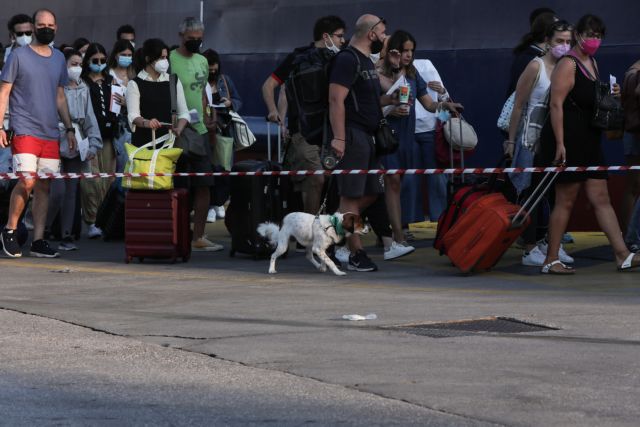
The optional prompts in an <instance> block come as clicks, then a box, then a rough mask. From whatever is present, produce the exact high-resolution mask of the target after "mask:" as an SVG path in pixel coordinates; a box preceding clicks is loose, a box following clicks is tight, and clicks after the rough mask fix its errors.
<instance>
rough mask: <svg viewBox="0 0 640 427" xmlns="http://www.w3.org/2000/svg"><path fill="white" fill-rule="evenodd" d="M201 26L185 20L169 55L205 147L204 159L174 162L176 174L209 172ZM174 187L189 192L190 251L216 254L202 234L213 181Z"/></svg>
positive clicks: (206, 68) (202, 179)
mask: <svg viewBox="0 0 640 427" xmlns="http://www.w3.org/2000/svg"><path fill="white" fill-rule="evenodd" d="M203 35H204V25H203V24H202V22H200V21H199V20H197V19H195V18H186V19H185V20H184V21H183V22H182V24H180V32H179V36H180V39H181V40H180V47H178V49H176V50H173V51H171V54H170V56H169V61H170V63H171V72H172V73H173V74H176V75H177V76H178V78H179V79H180V82H181V83H182V87H183V88H184V95H185V98H186V100H187V107H188V108H189V110H190V111H191V112H194V110H195V112H197V122H195V121H194V119H195V116H194V118H193V119H192V126H193V128H194V129H195V130H196V131H197V132H198V133H199V134H200V135H201V136H202V143H203V144H204V146H205V147H207V152H209V154H207V155H206V156H197V155H194V154H193V153H183V155H182V156H181V157H180V160H178V164H177V167H176V171H177V172H212V171H213V168H212V166H211V161H210V158H211V156H210V154H211V153H210V150H211V148H210V146H209V135H208V131H207V127H206V126H205V116H204V106H205V102H206V101H205V100H206V95H205V87H206V85H207V77H208V76H209V63H208V62H207V59H206V58H205V57H204V56H202V55H200V54H199V53H198V51H199V50H200V46H201V45H202V37H203ZM175 184H176V187H182V188H188V189H189V190H190V191H193V193H194V194H193V196H194V197H193V200H194V206H193V210H194V215H193V242H192V248H193V250H194V251H210V252H211V251H220V250H222V249H224V248H223V247H222V245H220V244H218V243H214V242H211V241H210V240H209V239H207V236H206V235H205V234H204V228H205V225H206V223H207V213H208V212H209V200H210V196H209V194H210V193H209V188H210V187H211V186H212V185H213V177H190V178H182V177H176V179H175Z"/></svg>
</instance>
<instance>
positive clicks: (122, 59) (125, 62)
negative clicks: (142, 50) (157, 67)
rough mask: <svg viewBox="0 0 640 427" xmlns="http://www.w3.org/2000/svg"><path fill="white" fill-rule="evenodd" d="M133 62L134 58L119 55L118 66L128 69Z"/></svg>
mask: <svg viewBox="0 0 640 427" xmlns="http://www.w3.org/2000/svg"><path fill="white" fill-rule="evenodd" d="M132 62H133V58H132V57H130V56H122V55H118V66H120V67H122V68H127V67H128V66H129V65H131V63H132Z"/></svg>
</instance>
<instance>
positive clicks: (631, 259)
mask: <svg viewBox="0 0 640 427" xmlns="http://www.w3.org/2000/svg"><path fill="white" fill-rule="evenodd" d="M636 255H637V253H634V252H631V253H630V254H629V256H628V257H627V259H625V260H624V262H623V263H622V265H620V266H619V267H618V271H629V270H632V269H634V268H638V267H640V256H639V257H637V258H636Z"/></svg>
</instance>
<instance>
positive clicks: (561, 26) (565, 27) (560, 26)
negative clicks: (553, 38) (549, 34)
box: [551, 22, 574, 31]
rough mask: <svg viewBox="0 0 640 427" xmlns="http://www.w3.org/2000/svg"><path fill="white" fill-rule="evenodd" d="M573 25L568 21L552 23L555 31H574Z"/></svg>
mask: <svg viewBox="0 0 640 427" xmlns="http://www.w3.org/2000/svg"><path fill="white" fill-rule="evenodd" d="M573 28H574V27H573V25H571V24H569V23H568V22H556V23H555V24H552V25H551V29H552V30H553V31H573Z"/></svg>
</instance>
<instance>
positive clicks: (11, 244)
mask: <svg viewBox="0 0 640 427" xmlns="http://www.w3.org/2000/svg"><path fill="white" fill-rule="evenodd" d="M0 236H1V238H0V240H2V250H3V251H4V253H5V254H7V256H8V257H11V258H20V257H21V256H22V250H21V249H20V244H19V243H18V239H17V236H16V230H9V229H8V228H5V229H4V230H2V234H1V235H0Z"/></svg>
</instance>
